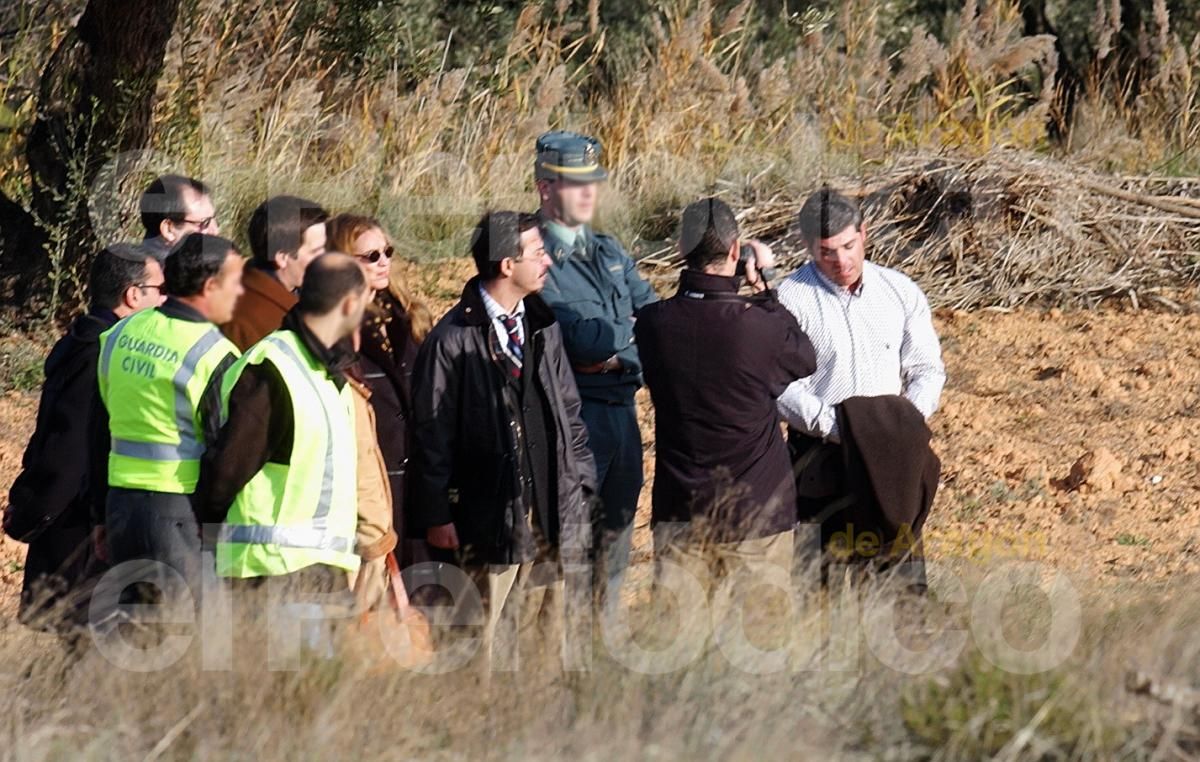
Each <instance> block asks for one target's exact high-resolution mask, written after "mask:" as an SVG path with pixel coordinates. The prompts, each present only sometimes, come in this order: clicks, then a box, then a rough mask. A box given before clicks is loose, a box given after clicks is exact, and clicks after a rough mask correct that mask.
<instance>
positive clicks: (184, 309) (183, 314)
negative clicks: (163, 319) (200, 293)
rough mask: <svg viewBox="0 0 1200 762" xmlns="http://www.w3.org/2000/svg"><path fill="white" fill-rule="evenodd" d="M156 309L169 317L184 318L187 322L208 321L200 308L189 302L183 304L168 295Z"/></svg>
mask: <svg viewBox="0 0 1200 762" xmlns="http://www.w3.org/2000/svg"><path fill="white" fill-rule="evenodd" d="M158 311H159V312H161V313H162V314H164V315H166V316H167V317H169V318H175V319H176V320H186V321H188V322H189V323H207V322H208V318H206V317H204V315H203V314H202V313H201V312H200V310H198V309H196V308H195V307H193V306H191V305H190V304H184V303H183V302H181V301H179V300H178V299H176V298H175V297H173V296H168V297H167V301H165V302H163V304H162V306H161V307H159V308H158Z"/></svg>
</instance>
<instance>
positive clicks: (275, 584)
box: [210, 564, 354, 669]
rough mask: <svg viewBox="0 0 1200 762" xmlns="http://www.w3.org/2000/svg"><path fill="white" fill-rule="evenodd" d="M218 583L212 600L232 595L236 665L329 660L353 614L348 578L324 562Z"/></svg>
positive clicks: (284, 665)
mask: <svg viewBox="0 0 1200 762" xmlns="http://www.w3.org/2000/svg"><path fill="white" fill-rule="evenodd" d="M222 583H223V584H222V585H221V587H222V590H221V591H220V592H214V594H213V596H212V598H211V599H210V600H215V599H216V598H217V596H220V595H229V596H230V601H229V609H228V611H229V614H230V615H231V616H232V619H233V621H234V622H236V623H237V627H238V629H237V630H236V635H235V638H234V642H233V647H234V650H235V658H237V659H238V660H239V661H238V662H235V663H238V664H254V665H258V666H260V667H261V666H262V665H264V664H265V665H266V666H267V668H268V669H294V668H295V667H296V659H297V658H299V657H300V656H301V654H308V655H310V656H315V657H317V658H332V657H333V656H334V654H335V652H336V640H337V638H338V637H339V635H340V634H341V632H342V630H343V628H344V625H345V624H346V623H347V622H349V621H351V619H350V618H351V616H352V615H353V613H354V595H353V594H352V593H351V592H350V580H349V576H348V575H347V573H346V572H345V571H344V570H342V569H338V568H336V567H333V566H327V565H325V564H313V565H311V566H305V567H304V568H302V569H297V570H296V571H294V572H291V573H290V574H280V575H276V576H272V577H247V578H244V579H241V578H234V577H229V578H225V579H223V580H222Z"/></svg>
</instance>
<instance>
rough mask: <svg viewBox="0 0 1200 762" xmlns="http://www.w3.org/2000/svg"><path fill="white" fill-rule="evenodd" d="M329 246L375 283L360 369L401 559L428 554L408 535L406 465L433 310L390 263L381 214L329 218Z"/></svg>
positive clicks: (364, 329) (413, 560)
mask: <svg viewBox="0 0 1200 762" xmlns="http://www.w3.org/2000/svg"><path fill="white" fill-rule="evenodd" d="M326 231H327V233H328V244H327V247H328V248H329V250H331V251H342V252H346V253H347V254H350V255H352V256H354V257H355V258H356V259H358V262H359V264H360V265H362V267H363V271H364V272H365V273H366V275H367V282H368V283H370V285H371V288H373V289H375V299H374V301H373V303H372V305H371V307H370V308H369V309H368V312H367V315H366V318H365V319H364V322H363V327H362V345H361V348H360V350H359V356H360V358H361V359H360V362H359V368H358V370H359V371H360V372H361V376H362V380H363V381H364V382H365V383H366V385H367V387H368V388H369V389H370V391H371V405H372V407H373V408H374V411H375V431H376V434H377V435H378V438H379V447H380V450H381V451H382V453H383V458H384V462H385V464H386V466H387V472H388V481H389V483H390V485H391V488H392V489H391V491H392V516H393V522H394V527H395V530H396V532H397V533H398V534H399V535H400V545H399V546H398V547H397V556H398V557H399V561H400V565H401V566H402V567H407V566H409V565H410V564H412V563H417V562H419V561H423V560H426V554H425V553H424V552H423V551H422V546H423V544H424V542H423V540H406V539H405V532H404V530H405V523H406V522H405V521H404V519H405V514H406V510H405V499H406V495H407V489H406V483H407V481H408V480H407V478H406V471H407V469H408V463H409V450H410V440H411V436H410V431H409V427H408V421H409V416H410V412H411V403H412V397H411V393H410V390H411V385H410V380H411V378H412V367H413V362H414V361H415V360H416V357H417V348H418V347H419V346H420V344H421V341H422V340H423V339H424V338H425V335H426V334H428V333H429V331H430V329H431V328H432V327H433V315H432V313H430V311H429V308H427V307H426V306H425V305H424V304H423V303H422V302H421V301H419V300H418V299H416V298H415V297H413V296H412V293H411V292H410V291H409V290H408V288H406V287H405V285H404V283H403V282H402V281H401V279H400V276H399V273H398V272H397V271H396V270H394V269H393V268H392V259H393V255H394V249H393V248H392V244H391V241H390V239H389V238H388V236H387V233H385V232H384V230H383V226H382V225H381V224H380V223H379V221H378V220H375V219H373V218H370V217H364V216H361V215H356V214H339V215H338V216H336V217H334V218H332V219H330V220H328V221H327V222H326Z"/></svg>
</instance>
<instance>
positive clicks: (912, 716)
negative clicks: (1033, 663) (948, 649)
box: [900, 654, 1123, 759]
mask: <svg viewBox="0 0 1200 762" xmlns="http://www.w3.org/2000/svg"><path fill="white" fill-rule="evenodd" d="M1098 706H1099V702H1098V699H1097V697H1096V696H1093V695H1090V694H1089V693H1088V692H1087V691H1085V690H1082V689H1081V687H1080V686H1078V685H1075V684H1073V683H1072V681H1071V680H1070V678H1069V672H1068V671H1067V670H1065V669H1063V670H1056V671H1052V672H1047V673H1042V674H1037V675H1020V674H1015V673H1011V672H1007V671H1005V670H1003V669H1001V668H999V667H997V666H995V665H994V664H992V663H991V662H989V661H987V660H986V659H984V658H983V657H982V656H980V655H979V654H974V655H972V656H971V657H969V658H964V659H963V660H962V661H961V663H960V664H959V665H958V666H957V667H956V668H955V669H954V670H953V671H952V672H950V673H949V674H948V675H942V676H938V677H935V678H933V679H927V680H923V681H921V682H918V683H916V684H914V685H912V686H910V687H908V688H907V689H906V690H905V691H904V693H903V696H902V698H901V701H900V713H901V717H902V718H903V722H904V727H905V728H906V730H907V731H908V733H909V734H910V735H911V737H912V738H913V739H914V740H915V741H917V742H918V743H920V744H921V745H922V746H924V747H925V748H926V749H928V751H929V753H930V756H933V754H934V752H937V753H938V754H941V755H943V756H944V758H949V759H986V758H991V757H993V756H995V755H997V754H998V753H1000V752H1001V750H1005V749H1006V747H1007V750H1008V751H1012V747H1013V746H1016V747H1017V748H1016V752H1018V753H1017V754H1016V756H1012V757H1009V758H1011V759H1025V758H1028V757H1027V756H1026V755H1025V754H1020V753H1019V752H1020V751H1021V750H1022V749H1025V750H1026V751H1027V752H1028V748H1027V747H1030V746H1032V747H1034V748H1037V749H1039V750H1040V751H1039V752H1038V753H1035V754H1034V756H1033V758H1035V759H1068V758H1069V759H1087V758H1091V759H1097V758H1111V755H1112V754H1113V753H1114V752H1115V750H1116V749H1117V748H1119V746H1120V743H1121V741H1122V738H1123V735H1122V730H1121V728H1120V727H1119V726H1118V725H1116V724H1114V723H1113V722H1112V718H1111V717H1108V718H1106V719H1102V718H1101V714H1100V712H1099V709H1098ZM1035 740H1036V744H1033V743H1032V742H1033V741H1035Z"/></svg>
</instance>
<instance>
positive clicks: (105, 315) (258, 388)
mask: <svg viewBox="0 0 1200 762" xmlns="http://www.w3.org/2000/svg"><path fill="white" fill-rule="evenodd" d="M600 154H601V147H600V144H599V143H598V141H596V140H595V139H594V138H591V137H588V136H585V135H580V134H577V133H571V132H564V131H555V132H550V133H547V134H544V135H542V136H541V137H539V138H538V140H537V143H536V156H535V159H534V166H535V182H536V187H537V192H538V196H539V199H540V208H539V210H538V211H537V212H536V213H523V212H516V211H492V212H489V213H488V214H486V215H484V216H483V218H482V219H481V220H480V221H479V223H478V225H477V226H476V227H475V229H474V231H473V233H472V237H471V249H470V253H471V257H472V259H473V261H474V265H475V269H476V271H477V275H476V276H475V277H473V278H472V279H470V280H469V281H468V282H467V283H466V284H465V286H464V288H463V291H462V296H461V298H460V300H459V301H458V303H457V304H456V305H455V306H454V307H453V308H452V309H451V310H450V311H449V312H448V313H447V314H446V315H445V316H443V317H442V318H441V319H440V320H437V321H435V320H434V316H433V314H432V313H431V311H430V309H429V308H428V307H427V306H426V305H425V304H423V303H422V302H421V301H420V300H419V299H418V298H416V297H415V296H414V294H413V293H412V291H411V290H410V289H409V288H408V287H407V285H406V284H405V283H404V279H403V277H402V275H401V271H400V269H399V268H397V267H395V266H394V259H395V249H394V247H393V245H392V243H391V238H390V237H389V235H388V232H387V231H386V230H385V229H384V226H383V225H382V224H381V223H380V222H379V221H377V220H375V219H372V218H370V217H367V216H362V215H358V214H352V213H342V214H338V215H332V216H331V215H330V214H329V213H328V212H327V211H326V210H325V209H324V208H323V207H322V206H321V205H320V204H319V203H317V202H315V201H312V200H308V199H303V198H298V197H294V196H276V197H274V198H271V199H269V200H267V201H265V202H264V203H263V204H262V205H260V206H259V207H258V208H257V209H256V210H255V211H254V213H253V214H252V216H251V218H250V221H249V226H248V230H247V236H246V238H247V240H248V242H249V247H250V252H249V256H248V257H246V256H244V255H243V252H242V251H240V250H239V248H238V246H237V245H236V244H235V243H234V242H233V241H231V240H229V239H228V238H223V237H221V235H220V232H221V231H220V226H219V224H218V222H217V212H216V210H215V208H214V205H213V195H212V193H211V192H210V190H209V188H208V186H207V185H205V184H204V183H203V182H201V181H199V180H195V179H191V178H186V177H182V176H176V175H168V176H164V177H161V178H159V179H157V180H155V181H154V182H153V183H152V184H151V185H150V186H149V187H148V188H147V189H146V191H145V193H144V194H143V196H142V199H141V203H140V210H141V221H142V224H143V226H144V227H145V230H146V236H145V240H144V241H142V242H141V243H139V244H115V245H112V246H109V247H107V248H106V249H104V250H102V251H100V252H99V253H98V254H97V255H96V256H95V258H94V261H93V263H92V267H91V271H90V277H89V281H88V295H89V299H90V308H89V310H88V311H87V313H86V314H84V315H81V316H80V317H79V318H77V319H76V321H75V322H74V323H73V324H72V325H71V327H70V329H69V330H68V332H67V334H66V335H65V336H64V337H63V338H62V339H61V340H60V341H59V342H58V344H56V346H55V347H54V349H53V350H52V352H51V354H50V356H49V358H48V359H47V361H46V383H45V387H44V389H43V391H42V398H41V403H40V407H39V411H38V419H37V426H36V429H35V432H34V434H33V436H32V438H31V440H30V443H29V446H28V448H27V450H26V453H25V457H24V461H23V470H22V472H21V474H20V475H19V477H18V478H17V480H16V482H15V483H14V485H13V487H12V491H11V494H10V499H9V506H8V509H7V510H6V512H5V516H4V530H5V532H6V533H7V534H9V535H10V536H12V537H14V538H16V539H18V540H21V541H24V542H28V543H29V553H28V560H27V562H26V571H25V587H24V590H23V595H22V617H23V619H24V620H25V621H27V622H30V623H35V622H36V623H42V624H46V623H50V624H53V625H54V626H56V627H62V626H78V625H80V624H84V623H87V620H88V619H89V613H90V618H91V620H92V621H91V622H90V623H91V624H92V625H95V624H96V622H95V621H94V620H95V618H96V615H97V607H96V606H95V605H94V601H93V600H92V597H93V596H92V590H93V586H94V585H95V584H96V581H97V580H98V579H102V578H103V577H104V575H105V572H106V571H107V570H109V569H113V570H115V569H127V570H128V569H132V571H131V572H130V576H128V577H127V578H121V577H118V580H119V581H118V583H117V585H116V589H117V590H118V591H119V593H120V596H121V599H122V600H124V601H128V600H137V599H144V598H145V597H147V596H159V597H163V596H165V597H167V598H169V599H172V600H176V601H177V600H180V599H186V600H188V601H191V600H192V599H193V598H194V597H195V596H198V595H199V594H200V591H201V590H202V589H203V588H204V587H205V585H206V584H208V583H206V579H209V578H215V579H216V580H219V583H218V584H219V585H220V586H222V589H226V590H231V591H233V592H234V593H235V594H243V593H244V594H246V595H251V596H252V595H255V594H256V591H258V590H260V589H262V588H263V587H264V584H265V583H267V582H269V583H271V584H272V585H273V586H274V589H276V590H278V589H281V588H282V589H284V590H286V591H290V592H289V594H294V595H303V594H308V593H320V594H324V595H330V594H344V595H345V596H346V598H347V601H348V605H349V606H351V607H352V608H353V609H354V610H357V611H369V610H371V609H375V608H379V607H381V606H384V605H385V603H384V601H385V598H387V597H388V594H389V591H390V592H392V593H396V592H399V593H400V594H401V595H407V594H408V593H415V592H417V591H415V590H408V591H403V590H402V591H396V590H395V589H394V588H395V586H396V585H403V584H404V583H403V582H402V581H400V578H399V577H397V576H396V575H394V574H389V573H388V566H389V563H390V564H391V565H392V566H393V568H394V567H399V568H405V569H410V568H415V567H416V566H420V565H424V564H427V563H432V564H433V565H434V566H435V567H436V566H437V565H442V564H446V565H452V566H453V567H455V568H456V569H460V570H461V571H462V572H465V575H466V577H467V578H468V579H469V580H470V581H471V582H473V583H474V585H475V591H476V592H478V594H479V595H478V599H479V600H482V602H483V605H484V611H485V617H484V618H483V626H484V629H485V643H488V642H490V638H491V636H492V635H493V634H494V633H495V632H496V630H497V629H498V628H499V627H500V625H501V623H502V622H504V621H508V622H509V624H512V622H513V621H515V620H516V619H517V618H519V620H520V622H521V623H525V622H530V621H535V620H545V619H547V618H550V619H553V618H555V617H557V618H560V619H561V617H562V611H563V608H564V594H563V573H562V570H563V565H564V562H567V563H571V562H586V563H589V564H591V565H592V568H593V569H594V575H593V580H592V585H594V587H595V591H596V598H597V600H603V599H604V598H605V596H607V597H608V599H609V600H612V599H614V598H615V597H616V596H617V591H618V590H619V589H620V585H621V581H622V579H623V576H624V572H625V570H626V568H627V566H628V564H629V557H630V547H631V542H632V528H633V519H634V514H635V513H636V511H637V505H638V499H639V496H640V494H641V491H642V485H643V452H644V449H645V444H644V443H643V441H642V436H641V432H640V429H639V426H638V417H637V408H636V405H635V395H636V393H637V391H638V389H639V388H640V387H641V386H642V385H643V383H644V384H645V385H647V386H648V387H649V391H650V395H651V398H652V401H653V405H654V411H655V439H654V450H655V464H656V465H655V480H654V487H653V494H652V518H651V522H652V527H653V537H654V550H655V556H656V559H658V560H659V561H660V562H661V563H660V566H661V567H662V568H664V569H665V568H671V569H680V568H682V569H686V570H688V571H690V572H692V573H693V574H695V575H696V576H697V577H699V578H700V579H701V580H702V581H710V580H713V579H716V578H719V577H720V575H721V574H723V573H724V572H725V571H726V570H728V569H730V568H732V567H733V566H734V565H738V566H740V567H743V568H746V569H754V568H756V565H761V564H770V565H774V566H777V567H780V568H783V569H785V570H788V572H789V573H791V571H792V570H794V569H795V568H797V567H798V566H799V564H798V563H797V553H798V551H799V552H800V553H801V554H802V555H804V557H808V556H807V555H806V554H807V552H808V551H809V550H812V551H814V552H815V554H816V555H815V556H812V557H817V556H820V557H823V558H825V559H826V560H827V561H828V560H831V559H832V560H833V561H838V562H846V563H852V564H855V565H858V566H859V567H862V566H870V567H872V568H877V569H884V568H893V569H896V570H903V573H904V574H907V575H909V576H908V579H909V582H910V583H911V584H912V585H913V586H914V587H917V588H920V587H921V586H923V584H924V571H923V566H922V564H921V560H920V548H919V535H920V528H921V524H922V522H923V521H924V517H925V515H926V514H927V512H928V510H929V506H930V504H931V503H932V500H933V493H934V491H935V490H936V486H937V476H938V468H939V464H938V462H937V459H936V457H935V456H934V455H933V453H932V451H931V450H930V449H929V446H928V445H929V438H930V433H929V429H928V427H927V426H926V423H925V421H926V419H927V418H928V417H929V416H930V415H932V413H933V412H934V411H935V409H936V408H937V404H938V399H939V396H940V393H941V389H942V385H943V383H944V381H945V373H944V369H943V366H942V362H941V356H940V350H939V346H938V339H937V336H936V334H935V332H934V328H933V325H932V320H931V316H930V311H929V306H928V303H927V301H926V299H925V297H924V295H923V294H922V293H921V291H920V289H919V288H918V287H917V286H916V285H915V284H914V283H913V282H912V281H911V280H909V279H908V278H906V277H905V276H903V275H902V274H900V273H899V272H897V271H895V270H891V269H888V268H885V267H882V266H879V265H876V264H874V263H871V262H868V261H866V260H865V251H866V249H865V247H866V227H865V225H864V222H863V219H862V214H861V211H860V210H859V207H858V206H857V204H856V203H855V202H854V201H853V200H851V199H849V198H847V197H846V196H843V195H841V194H839V193H836V192H834V191H832V190H830V189H828V188H823V189H821V190H820V191H818V192H817V193H815V194H814V195H813V196H812V197H811V198H809V199H808V200H807V201H806V202H805V204H804V205H803V207H802V208H801V210H800V212H799V230H800V232H801V234H802V237H803V241H804V244H805V245H806V246H807V248H808V251H809V253H810V261H809V262H808V263H807V264H805V265H804V266H802V267H801V268H800V269H799V270H797V271H796V272H795V273H793V274H791V275H790V276H789V277H787V278H786V279H785V280H783V281H782V282H781V283H780V284H779V285H778V289H776V288H774V287H773V284H772V282H771V279H772V278H773V277H774V276H773V270H774V254H773V252H772V251H771V249H770V247H769V246H767V245H765V244H763V243H762V242H758V241H744V240H743V239H742V238H741V235H740V232H739V229H738V223H737V220H736V217H735V215H734V213H733V211H732V210H731V209H730V208H729V206H728V205H726V204H725V203H724V202H723V201H721V200H720V199H717V198H707V199H703V200H701V201H698V202H696V203H693V204H691V205H690V206H688V207H687V208H686V209H685V210H684V212H683V215H682V219H681V223H680V229H679V249H680V253H681V255H682V257H683V259H684V262H685V269H684V270H683V272H682V274H681V276H680V282H679V287H678V291H677V292H676V294H675V295H674V296H672V297H670V298H667V299H664V300H661V301H660V300H659V298H658V296H657V295H656V294H655V292H654V290H653V289H652V288H651V287H650V285H649V284H648V283H647V282H646V281H645V280H644V279H643V278H642V276H641V275H640V274H639V273H638V270H637V267H636V265H635V263H634V261H633V260H632V259H631V258H630V256H629V255H628V254H627V253H626V251H625V250H624V248H623V247H622V246H621V244H620V243H619V242H618V241H617V240H616V239H614V238H612V237H610V236H607V235H604V234H601V233H598V232H596V231H595V230H594V229H593V228H592V227H591V224H590V223H591V221H592V219H593V217H594V215H595V212H596V205H597V203H598V198H599V187H600V184H601V183H602V182H603V181H604V180H605V179H606V178H607V172H606V171H605V169H604V168H603V167H602V165H601V163H600ZM745 290H749V292H750V293H748V294H745V295H743V293H742V292H743V291H745ZM785 430H786V436H785ZM797 528H800V529H801V530H802V531H800V532H799V533H798V532H797ZM864 536H870V537H874V541H873V542H872V541H870V540H868V541H865V542H864V540H863V537H864ZM847 538H853V539H849V540H848V539H847ZM210 554H211V555H210ZM829 566H830V564H829V563H826V564H825V567H826V568H829ZM148 570H149V571H148ZM123 579H127V580H128V584H125V582H124V581H120V580H123ZM407 579H409V580H410V582H411V580H412V579H413V578H411V577H408V578H407ZM110 586H111V585H110ZM410 586H411V585H410ZM189 596H191V597H189ZM522 626H523V624H522Z"/></svg>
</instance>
